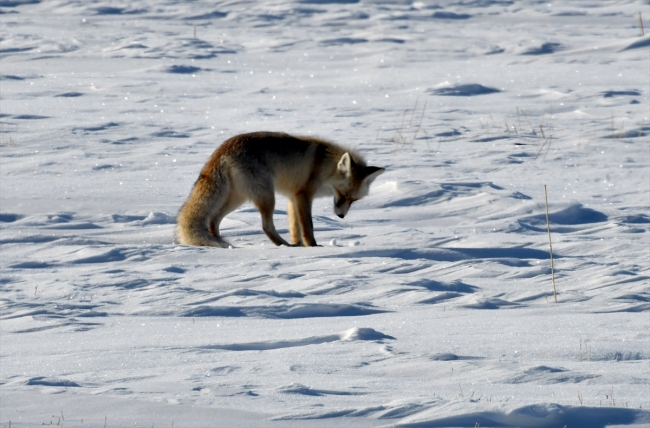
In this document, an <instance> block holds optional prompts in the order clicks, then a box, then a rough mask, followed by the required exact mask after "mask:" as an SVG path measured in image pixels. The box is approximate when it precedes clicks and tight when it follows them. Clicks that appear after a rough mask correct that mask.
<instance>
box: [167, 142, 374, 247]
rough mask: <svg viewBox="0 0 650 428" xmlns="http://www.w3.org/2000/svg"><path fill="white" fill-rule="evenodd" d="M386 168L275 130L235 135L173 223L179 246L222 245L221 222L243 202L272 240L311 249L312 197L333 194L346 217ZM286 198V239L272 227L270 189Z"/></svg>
mask: <svg viewBox="0 0 650 428" xmlns="http://www.w3.org/2000/svg"><path fill="white" fill-rule="evenodd" d="M383 172H384V168H379V167H376V166H367V165H366V162H365V161H364V160H363V158H362V157H361V156H360V155H359V154H357V153H355V152H353V151H352V150H348V149H346V148H343V147H341V146H339V145H337V144H334V143H331V142H329V141H325V140H320V139H317V138H312V137H301V136H291V135H289V134H284V133H277V132H253V133H250V134H241V135H237V136H235V137H232V138H230V139H229V140H227V141H225V142H224V143H223V144H222V145H221V146H220V147H219V148H217V150H216V151H215V152H214V153H213V154H212V157H210V159H209V160H208V162H207V163H206V164H205V166H204V167H203V170H201V174H200V175H199V178H198V180H196V183H195V184H194V188H193V189H192V192H191V193H190V197H189V198H188V200H187V202H185V205H183V207H182V208H181V210H180V212H179V213H178V218H177V237H178V241H179V242H180V243H181V244H186V245H205V246H213V247H222V248H228V247H229V246H230V244H229V243H228V242H226V241H224V240H223V239H222V238H221V237H220V236H219V224H220V223H221V220H223V218H224V217H225V216H226V215H228V214H229V213H230V212H232V211H234V210H235V209H236V208H237V207H239V206H240V205H242V204H243V203H244V202H246V201H252V202H253V203H254V204H255V206H256V207H257V208H258V209H259V211H260V214H261V215H262V229H263V230H264V232H265V233H266V235H267V236H268V237H269V239H270V240H271V241H273V243H275V244H276V245H287V246H306V247H313V246H316V239H314V226H313V223H312V215H311V209H312V202H313V200H314V198H318V197H324V196H329V195H333V196H334V212H335V213H336V215H337V216H339V217H340V218H343V217H345V215H346V214H347V212H348V210H349V209H350V205H352V203H353V202H354V201H357V200H359V199H361V198H363V197H364V196H366V195H367V194H368V190H369V187H370V184H371V183H372V182H373V181H374V180H375V178H377V177H378V176H379V174H381V173H383ZM276 190H277V192H278V193H281V194H283V195H285V196H287V197H288V198H289V208H288V211H287V212H288V216H289V228H290V231H291V242H292V244H289V243H288V242H287V241H285V240H284V239H283V238H282V237H281V236H280V235H279V234H278V232H277V231H276V230H275V226H274V225H273V210H274V209H275V191H276Z"/></svg>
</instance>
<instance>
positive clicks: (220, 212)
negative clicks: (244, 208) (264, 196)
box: [209, 192, 246, 239]
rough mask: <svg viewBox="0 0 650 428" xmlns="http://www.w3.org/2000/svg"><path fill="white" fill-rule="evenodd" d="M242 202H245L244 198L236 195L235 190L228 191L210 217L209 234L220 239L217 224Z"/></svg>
mask: <svg viewBox="0 0 650 428" xmlns="http://www.w3.org/2000/svg"><path fill="white" fill-rule="evenodd" d="M244 202H246V198H244V197H241V196H237V194H236V193H235V192H230V194H229V195H228V199H227V200H226V201H225V203H224V204H223V205H222V206H220V207H219V208H218V209H217V210H216V211H215V212H214V213H213V214H212V217H211V218H210V224H209V227H210V234H211V235H212V236H214V237H215V238H217V239H221V238H220V235H219V225H220V224H221V221H222V220H223V219H224V217H225V216H227V215H228V214H230V213H231V212H233V211H234V210H236V209H237V208H239V207H240V206H241V205H242V204H243V203H244Z"/></svg>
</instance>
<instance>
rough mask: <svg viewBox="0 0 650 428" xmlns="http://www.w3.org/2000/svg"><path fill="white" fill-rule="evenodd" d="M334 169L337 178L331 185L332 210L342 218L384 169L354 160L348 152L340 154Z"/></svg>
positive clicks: (364, 194) (366, 192) (365, 193)
mask: <svg viewBox="0 0 650 428" xmlns="http://www.w3.org/2000/svg"><path fill="white" fill-rule="evenodd" d="M336 169H337V180H336V183H335V184H334V186H333V194H334V212H335V213H336V215H337V216H339V217H340V218H343V217H345V215H346V214H347V213H348V210H349V209H350V205H352V203H353V202H355V201H358V200H359V199H361V198H363V197H364V196H366V195H367V194H368V191H369V190H370V184H371V183H372V182H373V181H374V180H375V178H377V177H378V176H379V175H380V174H381V173H383V172H384V171H385V169H384V168H380V167H377V166H366V165H365V164H364V163H361V162H355V161H354V160H353V159H352V157H351V156H350V154H349V153H345V154H344V155H343V156H341V160H339V163H338V165H337V166H336Z"/></svg>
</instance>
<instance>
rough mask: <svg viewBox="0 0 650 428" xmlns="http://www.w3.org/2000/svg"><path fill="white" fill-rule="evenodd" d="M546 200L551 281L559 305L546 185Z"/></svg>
mask: <svg viewBox="0 0 650 428" xmlns="http://www.w3.org/2000/svg"><path fill="white" fill-rule="evenodd" d="M544 199H545V200H546V227H547V229H548V247H549V250H550V253H551V280H552V281H553V298H554V299H555V303H557V292H556V290H555V268H554V267H553V244H552V243H551V223H550V221H549V218H548V194H547V193H546V184H545V185H544Z"/></svg>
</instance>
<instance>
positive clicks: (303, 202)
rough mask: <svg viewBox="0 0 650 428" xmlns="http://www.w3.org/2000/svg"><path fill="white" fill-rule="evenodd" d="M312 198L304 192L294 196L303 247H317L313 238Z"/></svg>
mask: <svg viewBox="0 0 650 428" xmlns="http://www.w3.org/2000/svg"><path fill="white" fill-rule="evenodd" d="M311 204H312V198H311V197H310V196H309V195H307V194H305V193H299V194H297V195H296V196H295V201H294V208H295V209H296V211H297V214H298V221H299V223H300V232H301V235H302V244H303V245H304V246H305V247H317V246H318V245H317V244H316V239H315V238H314V223H313V221H312V218H311Z"/></svg>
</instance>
